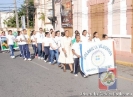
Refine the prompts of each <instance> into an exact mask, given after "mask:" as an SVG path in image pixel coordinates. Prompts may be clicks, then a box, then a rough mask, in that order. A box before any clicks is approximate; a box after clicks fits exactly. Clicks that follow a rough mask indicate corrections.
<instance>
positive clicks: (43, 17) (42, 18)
mask: <svg viewBox="0 0 133 97" xmlns="http://www.w3.org/2000/svg"><path fill="white" fill-rule="evenodd" d="M39 20H42V21H43V23H44V25H45V14H44V13H41V15H40V17H39Z"/></svg>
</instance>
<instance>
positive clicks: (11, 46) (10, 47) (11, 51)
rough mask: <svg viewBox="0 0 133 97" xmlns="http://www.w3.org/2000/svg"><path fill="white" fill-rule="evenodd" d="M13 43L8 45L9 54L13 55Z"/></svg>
mask: <svg viewBox="0 0 133 97" xmlns="http://www.w3.org/2000/svg"><path fill="white" fill-rule="evenodd" d="M13 47H14V46H13V45H9V49H10V56H14V50H13Z"/></svg>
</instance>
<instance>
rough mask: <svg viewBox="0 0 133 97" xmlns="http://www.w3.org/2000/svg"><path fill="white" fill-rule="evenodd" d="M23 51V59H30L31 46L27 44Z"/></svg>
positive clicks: (23, 46)
mask: <svg viewBox="0 0 133 97" xmlns="http://www.w3.org/2000/svg"><path fill="white" fill-rule="evenodd" d="M22 50H23V58H27V59H28V58H30V51H29V45H28V44H25V45H22Z"/></svg>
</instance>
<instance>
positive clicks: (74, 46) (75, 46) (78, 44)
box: [72, 42, 81, 58]
mask: <svg viewBox="0 0 133 97" xmlns="http://www.w3.org/2000/svg"><path fill="white" fill-rule="evenodd" d="M80 44H81V42H75V43H74V44H73V45H72V49H73V50H74V51H75V53H76V54H78V55H80ZM73 58H78V57H77V56H76V55H73Z"/></svg>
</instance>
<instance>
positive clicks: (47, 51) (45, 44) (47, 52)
mask: <svg viewBox="0 0 133 97" xmlns="http://www.w3.org/2000/svg"><path fill="white" fill-rule="evenodd" d="M50 41H51V38H50V33H49V32H45V38H44V39H43V42H42V51H44V52H45V57H44V62H47V59H48V62H50Z"/></svg>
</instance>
